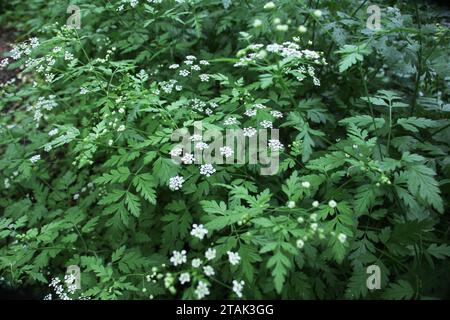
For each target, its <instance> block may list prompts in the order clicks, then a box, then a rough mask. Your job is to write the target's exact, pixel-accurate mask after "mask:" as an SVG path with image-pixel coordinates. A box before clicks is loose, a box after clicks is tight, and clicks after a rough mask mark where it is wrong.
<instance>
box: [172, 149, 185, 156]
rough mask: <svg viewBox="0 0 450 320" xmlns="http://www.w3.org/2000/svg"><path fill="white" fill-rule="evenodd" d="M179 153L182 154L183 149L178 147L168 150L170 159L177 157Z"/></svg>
mask: <svg viewBox="0 0 450 320" xmlns="http://www.w3.org/2000/svg"><path fill="white" fill-rule="evenodd" d="M181 153H183V149H182V148H180V147H175V148H173V149H172V150H170V156H171V157H179V156H180V155H181Z"/></svg>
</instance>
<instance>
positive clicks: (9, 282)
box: [0, 0, 450, 299]
mask: <svg viewBox="0 0 450 320" xmlns="http://www.w3.org/2000/svg"><path fill="white" fill-rule="evenodd" d="M69 4H70V3H69V2H68V1H57V0H27V1H23V0H10V1H8V2H7V3H4V2H2V4H1V5H0V7H1V8H2V9H3V13H1V14H0V23H1V25H2V26H3V27H2V28H3V30H2V31H1V32H2V33H3V32H8V33H13V35H14V36H13V38H14V39H15V42H14V43H13V44H11V48H10V50H7V51H5V52H2V53H0V54H1V55H2V57H1V58H0V69H3V70H0V72H4V73H5V74H8V75H10V76H8V78H10V79H7V80H4V82H3V83H2V84H1V86H0V97H1V99H0V110H1V113H2V116H1V119H0V179H1V185H0V285H1V286H6V287H12V288H33V290H35V291H36V292H37V294H38V295H39V296H40V297H41V298H43V297H44V296H46V298H48V299H49V298H53V299H57V298H59V299H78V298H82V299H149V298H150V299H153V298H154V299H201V298H206V299H209V298H217V299H236V298H244V299H261V298H266V299H267V298H283V299H343V298H345V299H362V298H364V299H371V298H385V299H429V298H446V297H449V296H450V286H449V284H450V271H449V270H450V263H449V257H450V244H449V236H450V235H449V232H450V223H449V222H450V219H449V215H448V208H449V204H448V201H446V199H448V198H449V195H450V188H449V185H450V179H449V174H450V157H449V152H448V151H449V147H450V121H449V117H448V116H449V112H450V104H449V102H448V101H449V96H450V89H449V83H450V64H449V56H450V47H449V43H450V42H449V35H450V33H449V29H448V26H449V21H450V20H449V19H450V12H449V11H447V10H446V9H444V8H442V7H438V6H435V5H430V4H427V3H426V2H415V1H387V0H384V1H381V0H380V1H377V4H376V5H377V6H375V7H374V6H372V7H369V6H370V5H371V3H369V2H368V1H357V0H342V1H328V0H321V1H319V0H318V1H311V0H309V1H307V0H295V1H293V0H278V1H274V2H267V1H257V0H245V1H236V0H233V1H232V0H223V1H219V0H205V1H200V0H146V1H145V0H105V1H88V0H78V1H76V5H77V6H78V7H79V8H80V10H81V11H80V13H81V16H80V19H79V21H78V20H77V17H78V16H77V14H78V12H79V11H77V8H76V7H72V8H70V10H67V9H68V8H69ZM377 8H378V9H380V16H379V17H380V21H379V24H378V21H377V17H378V16H377ZM78 22H79V28H77V27H78V25H77V24H78ZM68 26H69V27H68ZM74 27H75V28H74ZM11 77H12V78H11ZM200 126H201V127H202V128H203V129H204V130H205V129H209V130H215V131H221V130H222V131H224V130H225V129H227V128H228V129H230V128H234V129H243V135H244V138H245V139H247V137H248V139H249V140H250V138H251V137H252V136H254V135H255V134H256V132H257V130H259V129H270V128H273V129H279V137H278V138H276V139H275V138H273V137H272V139H271V140H269V144H268V146H269V148H270V149H271V151H270V154H271V155H275V156H277V157H278V158H279V168H278V170H276V171H275V172H272V173H270V174H263V173H264V170H263V169H264V166H265V164H263V163H253V164H249V163H245V164H233V163H222V164H216V163H208V162H202V163H200V162H201V160H202V159H201V154H200V159H199V158H197V159H196V160H197V161H195V162H194V159H193V158H192V154H190V153H187V152H186V150H181V149H180V148H179V146H178V145H177V142H175V141H172V139H171V135H172V134H173V133H176V132H178V131H177V130H181V129H184V130H185V134H186V135H187V134H188V132H189V133H190V134H192V133H193V132H194V130H198V129H199V127H200ZM191 138H192V140H194V141H195V148H196V151H198V150H199V149H201V150H202V149H205V150H204V151H206V150H207V148H208V147H212V143H211V141H210V140H208V139H207V138H206V137H205V136H203V137H201V136H200V137H198V136H192V137H191ZM202 139H203V140H202ZM209 143H211V145H208V144H209ZM220 153H221V155H224V156H225V157H230V156H231V157H232V156H233V153H234V151H233V150H232V149H226V148H225V149H223V148H221V149H220ZM181 155H183V156H182V158H181V164H179V163H175V162H174V161H173V160H172V159H171V158H174V157H180V156H181ZM372 265H375V266H378V267H379V269H380V272H381V284H380V289H372V288H371V289H369V288H368V286H367V279H368V277H369V276H370V274H368V273H367V267H369V266H372ZM68 266H78V267H79V268H80V272H81V289H77V288H76V287H75V286H74V282H73V278H72V277H71V276H67V275H66V269H67V267H68ZM64 277H65V278H64ZM63 279H64V280H63Z"/></svg>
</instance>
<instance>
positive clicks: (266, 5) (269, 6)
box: [264, 1, 275, 10]
mask: <svg viewBox="0 0 450 320" xmlns="http://www.w3.org/2000/svg"><path fill="white" fill-rule="evenodd" d="M274 8H275V3H273V1H269V2H267V3H266V4H265V5H264V9H266V10H271V9H274Z"/></svg>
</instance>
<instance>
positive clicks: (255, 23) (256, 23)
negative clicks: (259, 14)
mask: <svg viewBox="0 0 450 320" xmlns="http://www.w3.org/2000/svg"><path fill="white" fill-rule="evenodd" d="M261 26H262V21H261V20H259V19H255V21H253V27H254V28H259V27H261Z"/></svg>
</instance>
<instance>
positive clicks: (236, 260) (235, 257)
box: [227, 251, 241, 265]
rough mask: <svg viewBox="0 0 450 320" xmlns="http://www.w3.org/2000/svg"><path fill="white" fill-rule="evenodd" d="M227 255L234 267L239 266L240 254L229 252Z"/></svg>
mask: <svg viewBox="0 0 450 320" xmlns="http://www.w3.org/2000/svg"><path fill="white" fill-rule="evenodd" d="M227 254H228V261H229V262H230V263H231V264H232V265H237V264H239V262H240V261H241V256H240V255H239V253H237V252H231V251H227Z"/></svg>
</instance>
